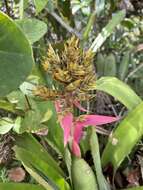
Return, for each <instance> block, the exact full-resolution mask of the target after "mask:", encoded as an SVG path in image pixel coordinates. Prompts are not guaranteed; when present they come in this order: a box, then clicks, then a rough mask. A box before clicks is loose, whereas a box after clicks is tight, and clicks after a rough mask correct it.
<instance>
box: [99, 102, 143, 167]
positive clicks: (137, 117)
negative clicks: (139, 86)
mask: <svg viewBox="0 0 143 190" xmlns="http://www.w3.org/2000/svg"><path fill="white" fill-rule="evenodd" d="M142 113H143V103H141V104H139V105H138V106H137V107H136V108H135V109H134V110H133V111H131V112H130V113H129V114H128V116H127V117H126V118H125V119H124V120H123V121H122V122H121V123H120V124H119V126H118V127H117V129H116V130H115V131H114V132H113V134H112V135H111V137H109V140H108V143H107V145H106V147H105V149H104V152H103V155H102V165H103V166H105V165H106V164H108V163H110V164H112V165H113V166H114V169H115V170H116V169H117V168H118V167H119V166H120V164H121V162H122V161H123V160H124V158H125V157H126V156H127V155H128V154H129V153H130V152H131V150H132V148H133V147H134V146H135V145H136V143H137V142H138V141H139V140H140V138H141V137H142V136H143V117H142Z"/></svg>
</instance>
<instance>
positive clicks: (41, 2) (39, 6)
mask: <svg viewBox="0 0 143 190" xmlns="http://www.w3.org/2000/svg"><path fill="white" fill-rule="evenodd" d="M33 1H34V4H35V7H36V13H37V14H38V13H39V12H40V11H42V10H43V9H44V7H45V6H46V4H47V3H48V0H33Z"/></svg>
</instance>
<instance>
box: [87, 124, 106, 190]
mask: <svg viewBox="0 0 143 190" xmlns="http://www.w3.org/2000/svg"><path fill="white" fill-rule="evenodd" d="M91 132H92V133H91V137H90V147H91V154H92V158H93V162H94V167H95V171H96V177H97V182H98V186H99V190H110V188H109V186H108V184H107V182H106V180H105V178H104V176H103V173H102V168H101V161H100V152H99V144H98V137H97V135H96V129H95V128H94V127H92V128H91Z"/></svg>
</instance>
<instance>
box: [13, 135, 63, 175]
mask: <svg viewBox="0 0 143 190" xmlns="http://www.w3.org/2000/svg"><path fill="white" fill-rule="evenodd" d="M15 139H16V141H15V144H16V145H17V146H18V147H21V148H24V149H26V150H27V151H29V152H33V153H34V154H35V155H39V157H40V159H41V160H43V161H44V162H47V163H48V164H49V165H51V166H52V167H53V168H54V169H55V170H57V172H59V173H60V174H61V175H62V176H64V173H63V171H62V170H61V169H60V167H59V166H58V165H57V163H56V161H55V160H54V159H53V158H52V157H51V156H50V154H49V153H48V152H47V151H46V150H45V149H44V148H43V146H42V145H41V144H40V143H39V142H38V141H37V140H36V139H35V138H34V137H33V136H32V135H30V134H22V135H17V136H16V137H15Z"/></svg>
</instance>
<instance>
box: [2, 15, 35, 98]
mask: <svg viewBox="0 0 143 190" xmlns="http://www.w3.org/2000/svg"><path fill="white" fill-rule="evenodd" d="M32 66H33V57H32V50H31V47H30V44H29V42H28V40H27V38H26V37H25V35H24V34H23V33H22V31H21V30H20V29H19V27H18V26H17V25H16V24H15V23H14V21H12V20H11V19H10V18H9V17H8V16H7V15H6V14H4V13H2V12H0V96H5V95H6V94H8V93H9V92H11V91H12V90H15V89H17V88H18V87H19V85H20V84H21V83H22V82H24V80H25V79H26V78H27V76H28V75H29V74H30V72H31V70H32Z"/></svg>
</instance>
